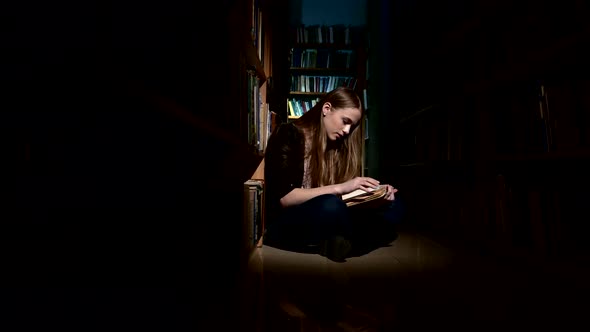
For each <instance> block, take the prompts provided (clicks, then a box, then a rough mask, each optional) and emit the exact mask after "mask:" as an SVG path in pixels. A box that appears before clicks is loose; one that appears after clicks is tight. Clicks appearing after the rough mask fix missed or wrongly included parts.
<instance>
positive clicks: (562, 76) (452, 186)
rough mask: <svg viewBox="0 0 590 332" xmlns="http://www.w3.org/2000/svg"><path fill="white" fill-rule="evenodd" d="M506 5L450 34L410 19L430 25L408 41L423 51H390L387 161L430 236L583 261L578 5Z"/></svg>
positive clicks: (584, 8) (587, 91)
mask: <svg viewBox="0 0 590 332" xmlns="http://www.w3.org/2000/svg"><path fill="white" fill-rule="evenodd" d="M437 6H441V8H439V10H438V12H439V14H437V15H440V12H444V11H445V9H444V8H443V7H445V5H442V4H439V5H437ZM511 6H512V4H510V3H509V2H502V1H501V2H498V3H494V4H492V3H489V4H486V5H484V4H483V2H479V5H476V6H475V7H474V8H465V13H469V15H466V16H465V17H463V18H457V19H455V21H454V22H452V23H450V24H447V23H444V22H442V21H441V20H440V19H437V17H435V16H436V15H434V14H433V15H434V16H432V17H430V16H428V14H427V13H425V12H420V13H419V14H418V13H417V14H416V15H427V16H426V17H424V20H425V21H432V23H430V25H428V26H426V27H425V28H424V29H423V31H424V32H416V36H414V39H415V40H420V41H421V42H422V43H423V45H425V46H423V47H416V48H414V49H412V48H411V47H410V45H409V42H408V44H403V43H402V42H400V44H399V45H396V46H397V49H398V50H399V53H398V54H397V56H398V58H399V59H403V60H404V61H400V62H401V63H400V62H398V63H397V64H396V66H397V67H396V70H397V71H398V74H399V78H398V80H399V82H403V83H400V86H401V85H402V84H403V86H404V87H405V93H406V94H407V95H408V96H409V97H408V98H406V99H405V100H404V97H405V96H403V95H399V96H396V97H397V99H398V101H395V98H394V102H395V103H396V108H397V109H399V113H398V117H397V124H396V125H397V127H398V130H397V133H396V135H395V139H394V140H393V141H392V144H393V145H394V146H395V151H396V152H395V155H396V156H395V157H394V158H392V160H390V162H391V165H392V167H395V168H396V169H397V170H398V178H399V179H400V180H401V181H403V184H400V187H401V188H402V189H403V188H407V189H406V191H404V193H407V194H411V195H412V197H411V199H410V200H411V201H415V202H419V203H416V206H415V207H414V213H415V214H414V216H415V218H416V219H417V220H418V223H420V224H421V226H422V227H424V228H425V229H429V230H431V231H432V233H433V234H437V236H441V237H447V236H448V237H452V238H457V239H460V240H461V241H463V242H467V243H470V244H473V245H475V246H484V247H487V249H490V248H493V249H498V250H500V251H504V252H511V253H515V252H520V253H525V252H526V255H530V256H531V257H532V256H535V257H544V258H547V257H556V256H560V257H566V256H567V255H569V254H572V253H575V254H576V255H578V254H580V253H582V252H583V253H586V254H588V253H590V248H589V246H588V245H587V244H585V243H584V242H583V240H581V237H580V236H579V235H578V234H581V233H585V232H587V231H588V227H587V226H585V225H583V224H582V223H580V222H578V221H577V220H576V219H577V218H576V217H575V214H576V213H583V211H584V208H583V206H584V204H582V203H581V201H580V199H578V198H575V197H585V198H587V197H588V195H587V194H584V193H582V191H581V190H580V189H579V188H572V187H571V186H569V185H571V184H572V183H576V186H575V187H577V186H587V185H588V184H589V183H590V177H589V176H588V175H587V172H586V171H584V168H585V167H587V165H588V161H589V160H590V149H589V147H590V144H589V143H590V142H589V140H588V137H589V136H588V132H589V130H590V121H589V119H590V117H589V116H588V114H589V110H590V99H589V98H588V95H590V84H589V83H588V82H589V81H588V73H589V66H588V64H587V61H586V60H584V57H585V56H587V55H588V52H587V51H586V50H585V48H584V45H586V44H587V43H588V41H589V39H588V37H587V36H588V31H589V30H588V29H589V25H588V24H587V23H586V21H585V19H584V15H583V14H582V13H587V12H588V5H586V4H583V3H581V2H575V3H574V2H565V3H561V4H557V3H555V4H536V5H534V6H528V5H527V6H525V5H522V6H521V5H519V6H514V7H511ZM507 8H511V9H512V10H511V11H506V10H505V9H507ZM446 10H449V11H451V8H450V7H449V8H447V9H446ZM453 10H455V9H453ZM468 10H469V11H468ZM408 20H411V18H408ZM495 22H504V23H503V24H502V25H501V26H498V25H497V24H496V23H495ZM400 24H401V23H400ZM468 36H471V37H472V38H471V39H469V38H467V37H468ZM469 40H471V41H469ZM412 58H414V59H412ZM402 66H404V67H407V68H408V69H407V70H404V68H401V67H402ZM415 77H417V78H415ZM415 96H419V98H415ZM411 98H414V99H413V100H410V99H411ZM400 99H401V101H399V100H400ZM424 205H427V206H432V207H435V209H434V210H436V211H438V212H437V213H432V212H429V211H424V210H423V209H422V210H421V209H420V206H424ZM443 211H444V212H443ZM443 234H444V235H443Z"/></svg>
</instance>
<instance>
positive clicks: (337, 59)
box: [290, 47, 356, 69]
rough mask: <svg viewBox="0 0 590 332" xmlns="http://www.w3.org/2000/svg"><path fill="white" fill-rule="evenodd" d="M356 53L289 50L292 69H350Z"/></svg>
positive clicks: (313, 49) (311, 49) (325, 50)
mask: <svg viewBox="0 0 590 332" xmlns="http://www.w3.org/2000/svg"><path fill="white" fill-rule="evenodd" d="M355 57H356V52H355V51H354V50H351V49H330V48H300V47H294V48H292V49H291V59H290V63H291V67H292V68H335V69H350V68H353V67H354V65H355V62H356V58H355Z"/></svg>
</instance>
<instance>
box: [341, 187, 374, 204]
mask: <svg viewBox="0 0 590 332" xmlns="http://www.w3.org/2000/svg"><path fill="white" fill-rule="evenodd" d="M381 188H382V186H381V185H378V186H377V187H375V188H373V189H369V191H364V190H363V189H357V190H355V191H352V192H350V193H348V194H345V195H342V200H344V201H346V200H349V199H351V198H353V197H357V196H361V195H368V194H370V193H371V192H373V191H375V190H377V189H381Z"/></svg>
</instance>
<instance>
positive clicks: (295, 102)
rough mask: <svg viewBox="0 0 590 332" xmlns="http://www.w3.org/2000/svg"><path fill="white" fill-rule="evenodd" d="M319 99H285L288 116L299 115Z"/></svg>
mask: <svg viewBox="0 0 590 332" xmlns="http://www.w3.org/2000/svg"><path fill="white" fill-rule="evenodd" d="M318 101H319V97H318V98H313V99H307V100H306V99H297V98H291V99H289V100H288V101H287V106H288V108H289V116H290V117H299V116H302V115H303V114H305V113H306V112H307V111H309V110H310V109H311V108H312V107H314V106H315V104H316V103H317V102H318Z"/></svg>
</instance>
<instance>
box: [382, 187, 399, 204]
mask: <svg viewBox="0 0 590 332" xmlns="http://www.w3.org/2000/svg"><path fill="white" fill-rule="evenodd" d="M384 186H386V191H385V199H386V200H388V201H393V200H395V193H396V192H397V189H395V188H394V187H392V186H391V185H388V184H385V185H384Z"/></svg>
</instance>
